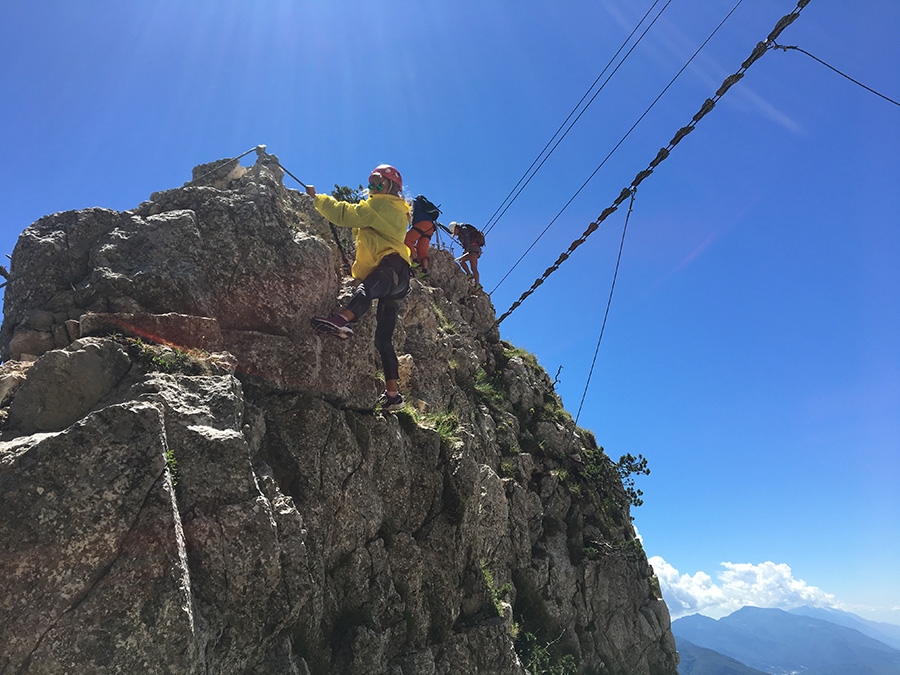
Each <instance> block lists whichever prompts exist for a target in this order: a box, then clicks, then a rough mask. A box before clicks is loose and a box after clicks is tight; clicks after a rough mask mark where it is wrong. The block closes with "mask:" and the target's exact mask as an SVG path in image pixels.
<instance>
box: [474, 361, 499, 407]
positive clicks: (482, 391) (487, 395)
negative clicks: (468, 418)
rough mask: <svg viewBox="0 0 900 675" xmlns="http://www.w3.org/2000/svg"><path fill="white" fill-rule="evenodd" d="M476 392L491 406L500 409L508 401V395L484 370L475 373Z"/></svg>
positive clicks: (480, 369)
mask: <svg viewBox="0 0 900 675" xmlns="http://www.w3.org/2000/svg"><path fill="white" fill-rule="evenodd" d="M475 391H476V392H478V394H479V396H481V398H482V399H483V400H484V402H485V403H487V404H488V405H489V406H493V407H498V406H500V405H501V404H502V403H503V401H504V400H505V399H506V394H505V393H504V391H503V389H501V388H500V386H499V385H498V384H497V382H496V378H492V377H491V376H490V375H488V374H487V371H486V370H485V369H484V368H479V369H478V370H476V371H475Z"/></svg>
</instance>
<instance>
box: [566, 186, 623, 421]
mask: <svg viewBox="0 0 900 675" xmlns="http://www.w3.org/2000/svg"><path fill="white" fill-rule="evenodd" d="M636 192H637V189H634V190H632V191H631V202H629V204H628V213H627V214H626V216H625V225H624V226H623V227H622V239H621V240H620V241H619V254H618V256H616V268H615V270H614V271H613V278H612V284H611V285H610V288H609V298H607V300H606V311H605V312H604V313H603V323H602V324H601V325H600V336H599V337H598V338H597V346H596V347H594V358H593V359H591V368H590V370H589V371H588V376H587V381H586V382H585V383H584V391H583V392H582V393H581V402H580V403H579V404H578V413H576V415H575V426H576V427H577V426H578V419H579V418H580V417H581V408H582V407H583V406H584V399H585V398H586V397H587V392H588V387H589V386H590V384H591V377H592V376H593V375H594V365H595V364H596V363H597V353H598V352H599V351H600V342H601V341H602V340H603V334H604V333H605V332H606V320H607V319H608V318H609V308H610V306H612V298H613V291H615V290H616V279H617V278H618V276H619V263H621V262H622V249H623V248H624V247H625V232H627V230H628V221H629V220H631V212H632V211H633V210H634V195H635V193H636Z"/></svg>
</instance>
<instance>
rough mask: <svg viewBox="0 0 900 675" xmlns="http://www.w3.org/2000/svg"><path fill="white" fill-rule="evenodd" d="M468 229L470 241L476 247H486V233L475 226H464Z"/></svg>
mask: <svg viewBox="0 0 900 675" xmlns="http://www.w3.org/2000/svg"><path fill="white" fill-rule="evenodd" d="M463 227H464V228H466V231H468V233H469V241H470V242H472V243H473V244H475V246H484V233H483V232H482V231H481V230H479V229H478V228H477V227H475V226H474V225H469V224H468V223H466V224H465V225H463Z"/></svg>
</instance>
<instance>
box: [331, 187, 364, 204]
mask: <svg viewBox="0 0 900 675" xmlns="http://www.w3.org/2000/svg"><path fill="white" fill-rule="evenodd" d="M365 193H366V188H364V187H363V186H362V185H360V186H359V187H358V188H356V189H355V190H354V189H353V188H351V187H349V186H347V185H338V184H337V183H335V184H334V190H332V191H331V196H332V197H334V198H335V199H337V200H338V201H341V202H350V203H351V204H358V203H359V202H361V201H362V200H363V195H365Z"/></svg>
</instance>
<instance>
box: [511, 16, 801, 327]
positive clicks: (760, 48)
mask: <svg viewBox="0 0 900 675" xmlns="http://www.w3.org/2000/svg"><path fill="white" fill-rule="evenodd" d="M809 3H810V0H799V1H798V3H797V6H796V7H795V8H794V9H793V11H792V12H791V13H789V14H786V15H785V16H783V17H781V19H780V20H779V21H778V23H777V24H776V25H775V28H773V29H772V31H771V32H770V33H769V35H768V36H767V37H766V39H765V40H763V41H762V42H759V43H757V45H756V47H755V48H754V49H753V51H752V52H751V54H750V56H748V57H747V58H746V59H745V60H744V61H743V63H741V67H740V69H738V71H737V72H735V73H733V74H732V75H729V76H728V77H726V78H725V80H724V81H723V82H722V84H721V86H720V87H719V88H718V90H716V93H715V95H714V96H713V97H712V98H708V99H706V100H705V101H704V102H703V105H701V106H700V110H699V111H697V113H696V114H695V115H694V117H693V118H692V119H691V121H690V122H689V123H688V124H687V125H685V126H683V127H682V128H681V129H679V130H678V131H677V132H676V133H675V135H674V136H673V137H672V140H671V141H669V144H668V146H666V147H664V148H661V149H660V150H659V152H658V153H657V154H656V157H655V158H654V159H653V160H652V161H651V162H650V164H649V165H648V166H647V168H646V169H644V170H643V171H640V172H638V174H637V175H636V176H635V177H634V180H632V181H631V185H629V186H628V187H626V188H624V189H623V190H622V192H621V193H620V194H619V196H618V197H616V199H615V200H614V201H613V203H612V204H611V205H610V206H608V207H607V208H606V209H604V210H603V212H602V213H601V214H600V215H599V216H598V217H597V219H596V220H594V221H593V222H592V223H590V225H588V227H587V229H586V230H585V231H584V233H583V234H582V235H581V237H579V238H578V239H576V240H575V241H573V242H572V243H571V244H570V246H569V248H568V249H567V250H566V251H565V252H563V253H562V254H561V255H560V256H559V258H557V259H556V262H554V263H553V264H552V265H551V266H550V267H548V268H547V269H546V270H544V273H543V275H541V276H540V277H539V278H538V279H536V280H535V281H534V283H533V284H532V285H531V287H530V288H529V289H528V290H527V291H525V292H524V293H523V294H522V295H521V296H519V299H518V300H516V301H515V302H514V303H513V304H512V305H511V306H510V308H509V309H507V310H506V312H504V313H503V314H502V315H501V316H500V318H499V319H497V323H496V324H495V325H499V324H500V323H502V322H503V320H504V319H506V317H508V316H509V315H510V314H512V313H513V312H514V311H515V310H516V309H517V308H518V307H519V306H521V304H522V303H523V302H524V301H525V300H526V299H527V298H528V296H530V295H531V294H532V293H534V292H535V291H536V290H537V289H538V287H539V286H540V285H541V284H543V283H544V282H545V281H546V280H547V277H549V276H550V275H551V274H553V272H555V271H556V270H557V269H559V266H560V265H562V263H563V262H565V261H566V260H567V259H568V258H569V256H570V255H572V253H573V252H574V251H575V249H577V248H578V247H579V246H581V245H582V244H583V243H584V242H585V241H586V240H587V238H588V237H589V236H590V235H591V234H593V233H594V232H596V231H597V229H598V228H599V227H600V224H601V223H602V222H603V221H604V220H606V218H608V217H609V216H610V215H611V214H613V213H615V211H616V210H617V209H618V208H619V205H620V204H621V203H622V202H624V201H625V200H626V199H628V196H629V195H630V194H632V192H633V191H634V190H635V189H637V187H638V186H639V185H640V184H641V182H642V181H643V180H644V179H645V178H647V176H649V175H650V174H652V173H653V171H654V170H655V169H656V167H657V166H659V164H660V163H661V162H662V161H664V160H665V159H666V158H667V157H668V156H669V155H670V153H671V151H672V149H674V147H675V146H676V145H678V143H680V142H681V141H682V140H683V139H684V137H685V136H687V135H688V134H689V133H691V132H692V131H693V130H694V128H695V127H696V125H697V123H698V122H699V121H700V120H701V119H703V118H704V117H705V116H706V115H707V114H708V113H709V112H710V111H711V110H712V109H713V108H714V107H715V106H716V103H717V102H718V101H719V99H720V98H722V96H724V95H725V93H726V92H727V91H728V90H729V89H730V88H731V87H732V86H734V85H735V84H736V83H737V82H739V81H740V80H741V78H743V77H744V73H745V72H746V71H747V69H748V68H749V67H750V66H752V65H753V64H754V63H755V62H756V61H757V60H758V59H759V58H760V57H762V56H763V54H765V53H766V52H767V51H768V50H769V49H770V48H771V45H772V44H773V43H774V42H775V39H776V38H777V37H778V36H779V35H781V32H782V31H783V30H784V29H785V28H787V27H788V26H790V25H791V24H792V23H793V22H794V21H795V20H796V19H797V17H799V16H800V12H801V11H802V10H803V8H804V7H806V6H807V5H808V4H809Z"/></svg>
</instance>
